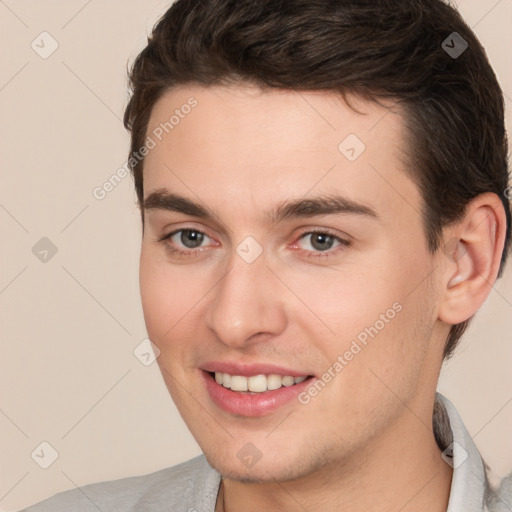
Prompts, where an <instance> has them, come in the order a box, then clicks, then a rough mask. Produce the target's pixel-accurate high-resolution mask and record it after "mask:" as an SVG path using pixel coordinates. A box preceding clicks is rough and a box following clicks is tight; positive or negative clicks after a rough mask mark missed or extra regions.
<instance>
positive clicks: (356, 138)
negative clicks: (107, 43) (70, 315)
mask: <svg viewBox="0 0 512 512" xmlns="http://www.w3.org/2000/svg"><path fill="white" fill-rule="evenodd" d="M131 86H132V97H131V100H130V102H129V104H128V107H127V109H126V113H125V124H126V126H127V128H128V129H129V130H130V131H131V135H132V144H131V158H130V161H129V164H130V166H131V169H132V171H133V174H134V178H135V186H136V190H137V194H138V199H139V204H140V207H141V214H142V222H143V228H144V229H143V240H142V251H141V261H140V284H141V295H142V303H143V309H144V316H145V321H146V325H147V329H148V334H149V337H150V339H151V340H152V342H153V343H154V345H155V346H156V347H157V348H158V352H159V357H158V363H159V366H160V369H161V372H162V376H163V378H164V381H165V383H166V385H167V387H168V389H169V392H170V393H171V395H172V398H173V399H174V401H175V403H176V405H177V407H178V409H179V411H180V413H181V415H182V417H183V419H184V421H185V422H186V424H187V426H188V428H189V429H190V431H191V432H192V434H193V435H194V437H195V439H196V440H197V442H198V444H199V445H200V447H201V449H202V450H203V452H204V456H203V455H202V456H200V457H197V458H195V459H193V460H192V461H189V462H186V463H184V464H181V465H179V466H176V467H174V468H168V469H165V470H162V471H158V472H156V473H153V474H151V475H145V476H141V477H132V478H126V479H122V480H117V481H112V482H106V483H98V484H93V485H89V486H85V487H84V488H82V489H81V490H75V491H69V492H65V493H61V494H59V495H57V496H56V497H54V498H51V499H49V500H46V501H45V502H42V503H41V504H39V505H36V506H34V507H31V508H29V509H27V510H28V511H31V512H36V511H37V512H42V511H50V510H51V511H52V512H55V511H59V510H62V511H64V510H66V511H69V510H73V511H89V510H91V511H92V510H98V509H99V510H102V511H104V512H106V511H108V510H112V511H114V510H115V511H128V510H134V511H135V510H151V511H164V510H173V511H175V510H183V511H187V510H188V511H189V512H191V511H199V512H214V511H215V512H221V511H227V512H232V511H241V510H243V511H259V510H265V509H267V510H276V511H277V510H282V511H296V510H297V511H299V510H301V511H308V512H316V511H320V510H322V511H326V510H328V511H339V510H350V511H351V512H360V511H363V510H364V511H372V512H373V511H374V512H377V511H396V512H398V511H402V512H410V511H415V512H426V511H429V512H441V511H449V512H456V511H457V512H458V511H462V512H473V511H482V510H494V511H501V510H510V507H511V506H512V500H511V498H512V496H511V493H510V492H509V490H507V485H508V484H507V482H504V483H503V486H502V488H501V489H500V490H499V491H497V492H494V491H493V490H492V489H491V488H490V487H489V485H488V484H487V481H486V475H485V469H484V464H483V461H482V460H481V458H480V455H479V454H478V451H477V449H476V447H475V445H474V443H473V441H472V440H471V437H470V436H469V434H468V432H467V430H466V429H465V427H464V425H463V423H462V420H461V418H460V417H459V416H458V414H457V412H456V410H455V409H454V407H453V405H452V404H451V403H450V402H449V401H448V400H447V399H445V398H444V397H442V396H441V395H439V394H436V385H437V380H438V376H439V372H440V368H441V364H442V362H443V359H444V358H447V357H449V356H451V355H452V354H453V351H454V349H455V347H456V344H457V342H458V340H459V339H460V337H461V335H462V334H463V332H464V330H465V328H466V327H467V325H468V322H469V321H470V319H471V318H472V317H473V315H474V314H475V313H476V311H477V310H478V309H479V307H480V306H481V305H482V303H483V302H484V301H485V299H486V298H487V296H488V294H489V292H490V290H491V287H492V285H493V283H494V282H495V280H496V278H497V277H498V276H499V275H500V274H501V272H502V270H503V266H504V264H505V260H506V255H507V250H508V248H509V246H510V236H511V222H510V205H509V201H508V197H507V196H508V194H507V193H506V190H507V187H508V168H507V141H506V134H505V130H504V120H503V117H504V116H503V98H502V94H501V91H500V88H499V86H498V84H497V81H496V78H495V76H494V74H493V72H492V70H491V68H490V66H489V64H488V62H487V59H486V57H485V54H484V51H483V49H482V47H481V46H480V44H479V42H478V41H477V39H476V38H475V36H474V34H473V33H472V32H471V30H470V29H469V28H468V27H467V26H466V24H465V23H464V22H463V21H462V20H461V18H460V17H459V15H458V14H457V13H456V11H455V10H453V9H452V8H451V7H449V6H447V5H446V4H444V3H443V2H441V1H440V0H423V1H419V0H408V1H400V2H396V1H394V2H391V1H377V2H376V1H371V2H370V1H366V0H359V1H352V2H344V1H342V0H336V1H334V0H331V1H322V2H312V1H311V0H308V1H306V0H295V1H283V2H275V1H271V0H261V1H258V2H254V1H252V0H251V1H248V0H237V1H236V2H233V1H229V0H210V1H204V2H195V1H190V0H189V1H185V0H178V1H177V2H176V3H175V4H174V5H173V6H172V7H171V8H170V9H169V11H168V12H167V13H166V14H165V15H164V16H163V17H162V19H161V20H160V22H159V23H158V24H157V25H156V27H155V29H154V31H153V34H152V37H151V38H150V39H149V41H148V46H147V47H146V48H145V49H144V50H143V52H142V53H141V54H140V55H139V57H138V58H137V60H136V62H135V64H134V66H133V69H132V72H131Z"/></svg>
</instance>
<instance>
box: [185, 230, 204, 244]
mask: <svg viewBox="0 0 512 512" xmlns="http://www.w3.org/2000/svg"><path fill="white" fill-rule="evenodd" d="M203 238H204V235H203V234H202V233H199V232H198V231H191V230H186V231H183V232H182V233H181V242H182V244H183V245H184V246H185V247H188V248H189V249H194V248H195V247H199V246H200V245H201V242H202V241H203Z"/></svg>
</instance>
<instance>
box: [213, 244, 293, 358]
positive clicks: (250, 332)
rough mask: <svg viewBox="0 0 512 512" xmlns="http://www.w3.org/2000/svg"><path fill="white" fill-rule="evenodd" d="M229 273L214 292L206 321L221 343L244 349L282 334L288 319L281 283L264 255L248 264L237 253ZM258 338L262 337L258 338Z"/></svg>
mask: <svg viewBox="0 0 512 512" xmlns="http://www.w3.org/2000/svg"><path fill="white" fill-rule="evenodd" d="M230 263H231V264H230V267H229V271H228V272H227V273H226V274H225V275H224V277H223V278H222V279H221V280H220V282H219V283H218V285H217V286H216V287H215V288H214V290H212V292H213V298H212V299H211V302H210V304H209V307H208V311H207V312H206V322H207V324H208V326H209V328H210V329H212V330H213V331H214V332H215V334H216V335H217V337H218V338H219V340H220V341H222V342H223V343H224V344H225V345H229V346H231V347H233V348H242V347H245V346H246V345H248V344H253V343H256V342H258V340H259V341H262V340H265V339H268V338H269V337H273V336H276V335H279V334H280V333H282V332H283V331H284V329H285V328H286V323H287V318H286V311H285V304H284V298H285V294H284V293H281V294H280V293H279V290H280V289H281V286H282V285H281V283H280V282H279V280H278V279H277V278H276V276H275V275H274V274H273V273H272V272H271V271H270V270H269V268H268V267H267V263H266V260H265V258H264V255H263V254H262V255H261V256H260V257H259V258H258V259H257V260H256V261H254V262H252V263H247V262H246V261H244V260H243V259H242V258H241V257H239V256H238V254H234V255H233V257H232V258H231V261H230ZM257 335H259V336H257Z"/></svg>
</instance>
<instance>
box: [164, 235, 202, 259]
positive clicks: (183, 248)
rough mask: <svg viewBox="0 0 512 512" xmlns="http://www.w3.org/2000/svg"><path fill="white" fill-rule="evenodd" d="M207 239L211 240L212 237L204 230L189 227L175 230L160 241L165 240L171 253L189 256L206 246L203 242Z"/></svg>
mask: <svg viewBox="0 0 512 512" xmlns="http://www.w3.org/2000/svg"><path fill="white" fill-rule="evenodd" d="M207 240H211V238H210V237H209V236H208V235H207V234H206V233H205V232H204V231H201V230H199V229H192V228H189V229H179V230H177V231H173V232H172V233H169V234H168V235H165V236H164V237H163V238H161V239H160V240H159V241H160V242H164V243H165V244H166V246H167V248H168V249H169V250H170V251H171V253H177V254H178V255H181V256H189V255H193V254H195V253H196V252H199V251H200V250H201V249H202V248H203V247H205V245H203V242H205V241H207Z"/></svg>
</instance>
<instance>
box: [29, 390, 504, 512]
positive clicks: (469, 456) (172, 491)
mask: <svg viewBox="0 0 512 512" xmlns="http://www.w3.org/2000/svg"><path fill="white" fill-rule="evenodd" d="M437 400H438V401H439V402H440V403H441V404H442V405H444V408H445V411H446V415H445V416H446V417H447V419H448V420H449V421H448V423H449V425H448V424H447V425H446V426H445V428H446V435H447V437H448V438H451V439H450V440H451V441H453V444H450V447H449V448H448V449H447V450H445V452H443V454H444V456H443V458H444V459H445V460H446V461H447V463H449V464H450V465H452V467H453V478H452V485H451V491H450V500H449V504H448V509H447V512H511V511H512V476H509V477H508V478H506V479H505V480H504V481H503V482H502V484H501V486H500V488H499V489H498V490H497V491H495V492H493V491H491V488H490V486H489V484H488V481H487V477H486V474H485V469H484V464H483V461H482V458H481V456H480V454H479V452H478V450H477V448H476V446H475V444H474V442H473V440H472V439H471V436H470V435H469V432H468V431H467V429H466V427H465V426H464V423H463V422H462V420H461V418H460V416H459V414H458V413H457V411H456V410H455V407H454V406H453V404H452V403H451V402H450V401H449V400H447V399H446V398H444V397H443V396H442V395H440V394H439V393H438V394H437ZM452 455H453V456H452ZM220 481H221V476H220V474H219V473H217V471H216V470H214V469H213V468H212V467H211V466H210V465H209V464H208V462H207V460H206V458H205V457H204V455H200V456H198V457H195V458H193V459H191V460H189V461H187V462H184V463H182V464H179V465H177V466H173V467H170V468H166V469H162V470H160V471H156V472H154V473H150V474H148V475H143V476H135V477H128V478H122V479H119V480H111V481H108V482H99V483H95V484H89V485H85V486H83V487H80V488H78V489H72V490H69V491H64V492H61V493H59V494H57V495H55V496H53V497H51V498H48V499H46V500H44V501H42V502H40V503H38V504H36V505H33V506H31V507H29V508H27V509H25V510H24V511H22V512H98V511H100V512H174V511H177V512H214V510H215V503H216V500H217V494H218V491H219V485H220Z"/></svg>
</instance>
